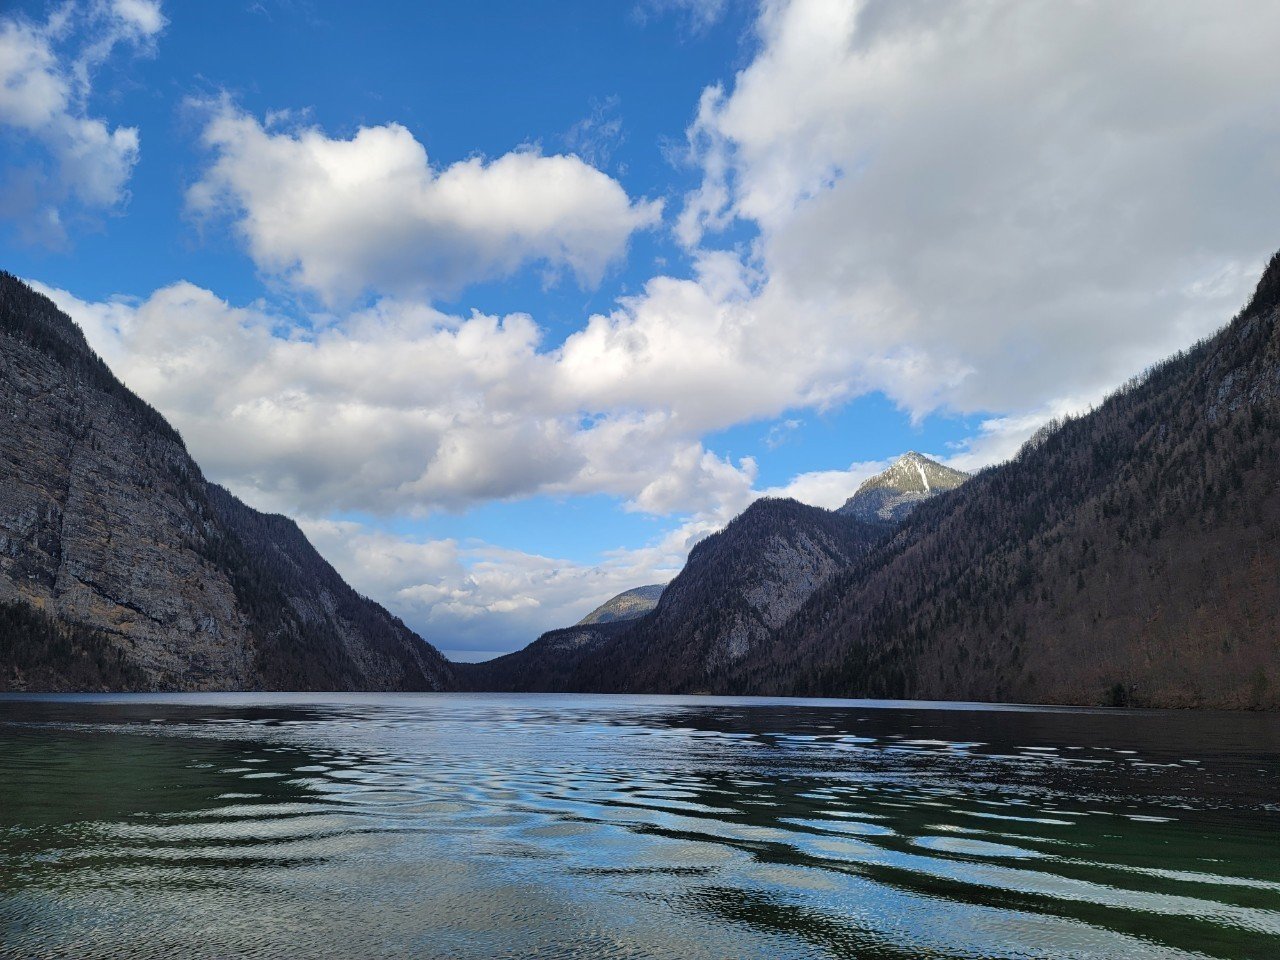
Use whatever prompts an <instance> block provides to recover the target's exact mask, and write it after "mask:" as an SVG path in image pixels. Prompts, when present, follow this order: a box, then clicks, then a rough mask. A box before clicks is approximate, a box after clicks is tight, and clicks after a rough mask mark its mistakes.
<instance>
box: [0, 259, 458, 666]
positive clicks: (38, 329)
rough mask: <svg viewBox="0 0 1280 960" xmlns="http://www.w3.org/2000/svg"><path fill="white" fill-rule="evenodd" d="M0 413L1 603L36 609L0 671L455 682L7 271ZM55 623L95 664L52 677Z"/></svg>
mask: <svg viewBox="0 0 1280 960" xmlns="http://www.w3.org/2000/svg"><path fill="white" fill-rule="evenodd" d="M0 422H3V424H4V430H3V432H0V604H5V605H6V608H7V609H10V610H11V611H13V617H14V618H15V620H14V622H15V623H17V622H21V623H28V624H36V625H37V626H28V627H25V628H19V627H16V626H15V627H12V628H11V629H10V630H9V631H8V633H7V634H6V635H5V636H4V637H0V688H10V689H13V688H17V689H23V688H33V687H46V688H62V687H66V686H75V687H90V688H92V687H95V686H97V687H106V686H116V685H119V684H122V683H123V684H126V685H128V686H130V687H132V688H142V689H165V690H229V689H255V688H274V689H307V688H310V689H316V688H328V689H353V688H355V689H365V688H368V689H436V688H440V687H442V686H447V685H449V683H450V682H451V677H450V672H449V668H448V665H447V664H446V663H445V661H444V660H443V659H442V658H440V656H439V654H438V653H437V652H436V651H435V650H434V649H433V648H431V647H430V646H429V645H427V644H426V643H425V642H423V641H422V640H421V639H419V638H418V637H416V636H415V635H414V634H412V633H411V632H410V631H409V630H408V629H407V628H405V627H404V626H403V624H400V623H399V622H398V621H395V620H394V619H393V618H391V617H390V616H389V615H388V614H386V612H385V611H383V610H382V609H381V608H380V607H377V605H376V604H373V603H372V602H370V601H367V600H363V599H361V598H358V597H355V595H354V594H353V593H351V591H350V588H346V585H345V584H341V581H340V579H338V578H337V575H336V574H335V573H333V571H332V569H331V568H329V567H328V565H327V564H324V561H323V560H321V559H320V558H319V557H318V556H317V555H316V554H315V552H314V550H312V549H311V547H310V545H309V544H307V543H306V540H305V538H303V537H302V535H301V533H300V532H298V531H297V529H296V527H293V526H292V525H291V524H288V529H284V528H282V527H281V526H280V524H281V523H284V524H287V521H283V518H269V517H263V516H262V515H261V514H257V513H256V512H255V511H252V510H250V509H249V508H248V507H245V506H244V505H243V504H241V503H239V502H238V501H236V500H235V499H234V498H233V497H231V496H230V495H229V494H227V493H226V492H225V491H222V490H220V489H219V488H216V487H214V486H212V485H210V484H208V483H207V482H206V481H205V479H204V477H203V476H202V475H201V473H200V469H199V468H198V467H197V466H196V464H195V463H194V462H193V461H192V460H191V458H190V456H189V455H188V454H187V451H186V449H185V447H184V446H183V443H182V440H181V438H180V437H179V436H178V434H177V433H176V432H175V431H174V430H173V429H172V428H171V427H170V426H169V425H168V424H167V423H166V422H165V421H164V419H163V418H162V417H161V416H160V415H159V414H158V413H156V411H155V410H153V409H152V408H150V407H149V406H147V405H146V404H145V403H144V402H143V401H141V400H139V399H138V398H137V397H136V396H134V395H133V394H132V393H130V392H129V391H128V390H127V389H126V388H125V387H124V386H123V385H122V384H120V382H119V381H118V380H116V379H115V377H114V376H112V374H111V372H110V371H109V370H108V369H107V368H106V366H105V364H103V363H102V361H101V360H100V359H99V358H98V357H97V356H95V355H94V354H93V352H92V351H91V350H90V349H89V347H88V344H87V343H86V342H85V340H84V337H83V335H82V334H81V332H80V331H79V329H78V328H77V327H76V326H75V325H74V324H73V323H72V322H71V320H70V319H69V318H67V317H66V316H65V315H63V314H61V313H60V312H58V310H57V309H56V308H55V307H54V305H53V304H52V303H51V302H50V301H49V300H47V299H46V298H44V297H42V296H40V295H38V294H36V293H34V292H33V291H31V290H30V289H29V288H28V287H26V286H25V285H24V284H22V283H21V282H20V281H18V280H17V279H16V278H14V277H12V276H10V275H8V274H0ZM286 535H287V536H286ZM286 559H288V560H291V561H292V563H293V566H292V567H289V564H288V563H287V562H285V561H286ZM286 568H288V570H289V575H287V576H286V575H284V574H285V569H286ZM321 568H323V571H327V573H326V574H325V575H324V576H322V577H319V578H317V577H316V576H315V575H314V574H315V573H316V571H317V570H321ZM323 571H322V572H323ZM343 588H345V592H344V589H343ZM24 611H26V612H24ZM40 625H42V626H40ZM51 631H52V632H51ZM53 635H57V636H62V637H63V638H64V639H65V640H66V643H69V644H72V645H73V646H74V645H77V644H78V645H79V646H78V649H81V650H82V652H84V657H83V658H82V659H84V660H85V661H86V663H87V661H89V660H93V661H94V662H97V661H98V660H101V661H102V664H103V665H102V667H101V669H97V668H95V669H90V668H89V667H88V666H86V665H85V664H81V668H80V669H78V671H77V672H76V673H75V677H76V679H75V680H71V679H68V678H64V679H65V682H63V680H60V679H59V674H58V672H57V671H50V670H49V669H47V664H45V663H44V661H42V660H41V656H40V655H39V651H40V650H41V649H45V648H46V647H48V643H46V640H47V638H48V637H49V636H53ZM41 637H45V638H46V640H41V639H40V638H41ZM76 638H80V639H76ZM42 644H43V646H42ZM64 646H65V644H64ZM90 648H92V650H90ZM95 670H96V672H95ZM68 677H69V675H68Z"/></svg>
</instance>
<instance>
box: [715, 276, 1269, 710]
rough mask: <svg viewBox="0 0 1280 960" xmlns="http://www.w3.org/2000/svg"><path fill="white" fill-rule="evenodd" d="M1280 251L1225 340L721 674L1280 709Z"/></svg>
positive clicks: (1048, 698)
mask: <svg viewBox="0 0 1280 960" xmlns="http://www.w3.org/2000/svg"><path fill="white" fill-rule="evenodd" d="M1277 624H1280V255H1277V257H1276V258H1273V259H1272V261H1271V263H1270V265H1269V266H1268V268H1267V271H1266V273H1265V274H1264V275H1263V277H1262V279H1261V281H1260V283H1259V284H1258V288H1257V292H1256V294H1255V295H1254V297H1253V299H1252V301H1251V302H1250V304H1249V305H1248V307H1246V309H1245V310H1244V311H1243V312H1242V313H1241V314H1240V315H1239V316H1237V317H1236V319H1235V320H1234V321H1232V322H1231V323H1230V324H1229V325H1228V326H1227V327H1226V328H1224V329H1223V330H1222V331H1221V332H1219V333H1218V334H1217V335H1215V336H1213V337H1211V338H1209V339H1207V340H1205V341H1202V342H1201V343H1199V344H1197V345H1196V346H1195V347H1193V348H1192V349H1190V350H1189V351H1187V352H1184V353H1179V354H1178V355H1176V356H1175V357H1173V358H1171V359H1170V360H1168V361H1166V362H1164V363H1162V364H1160V365H1159V366H1157V367H1155V368H1154V369H1152V370H1151V371H1150V372H1149V373H1148V374H1147V375H1145V376H1143V377H1139V378H1135V379H1134V380H1133V381H1131V382H1130V383H1128V384H1126V385H1125V386H1124V387H1123V388H1121V389H1120V390H1119V391H1118V392H1117V393H1115V394H1114V395H1113V396H1112V397H1111V398H1109V399H1108V400H1107V401H1106V402H1105V403H1103V404H1102V406H1100V407H1099V408H1098V409H1097V410H1095V411H1093V412H1091V413H1089V414H1088V415H1086V416H1083V417H1079V418H1076V419H1069V420H1067V421H1066V422H1064V423H1060V424H1053V425H1051V427H1050V428H1048V429H1046V430H1044V431H1042V432H1041V433H1040V434H1039V435H1037V437H1035V438H1034V439H1033V440H1032V441H1031V442H1029V443H1028V444H1027V445H1026V447H1025V448H1024V449H1023V450H1022V452H1021V453H1020V454H1019V455H1018V456H1017V457H1016V458H1015V459H1014V460H1012V461H1011V462H1009V463H1006V464H1003V465H1001V466H999V467H995V468H992V469H989V470H985V471H983V472H981V473H979V474H978V475H977V476H975V477H974V478H973V479H971V480H969V481H968V482H967V483H966V484H965V485H964V486H963V487H961V488H960V489H958V490H956V491H954V492H953V493H951V494H948V495H946V496H941V497H937V498H935V499H933V500H930V501H927V502H925V503H923V504H921V505H920V506H919V507H918V508H917V509H916V511H915V512H914V513H912V514H911V516H909V517H908V518H907V519H906V520H905V521H904V522H903V524H902V526H901V527H899V529H898V530H897V531H896V532H895V533H894V535H893V536H892V537H891V538H890V539H888V540H886V541H885V542H884V543H883V544H882V545H880V546H879V547H878V548H877V549H876V550H875V551H873V552H872V553H871V554H869V555H868V556H867V557H866V558H865V559H864V560H862V561H861V562H860V563H858V564H856V565H855V566H853V567H852V568H850V569H849V570H847V571H844V572H843V573H841V575H840V576H838V577H836V578H833V579H832V580H831V581H830V582H829V583H827V584H826V585H825V586H824V587H823V588H822V589H820V590H818V591H816V592H815V594H814V595H813V596H812V597H811V598H810V599H809V600H808V602H807V603H806V604H805V605H804V606H803V607H802V608H801V609H800V610H799V611H797V613H796V614H795V615H794V616H793V617H792V618H791V619H790V620H789V621H788V622H787V623H786V624H785V625H783V627H782V628H781V629H779V630H778V631H776V633H775V634H774V635H773V638H772V641H771V643H770V644H769V646H768V649H767V650H762V651H760V655H759V656H757V657H754V658H752V660H751V661H750V662H743V663H742V664H740V665H739V668H738V669H737V670H736V671H734V672H733V673H732V674H730V675H728V676H726V677H724V678H723V680H722V681H721V682H720V683H719V684H717V687H716V689H718V690H723V691H730V690H731V691H733V692H735V693H798V694H819V695H839V696H884V697H912V698H915V697H919V698H928V699H966V700H1004V701H1028V702H1039V703H1045V702H1048V703H1111V704H1116V705H1120V704H1140V705H1150V706H1166V707H1168V706H1196V707H1206V706H1210V707H1224V708H1265V709H1276V708H1278V707H1280V629H1278V628H1277Z"/></svg>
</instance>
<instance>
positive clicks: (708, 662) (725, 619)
mask: <svg viewBox="0 0 1280 960" xmlns="http://www.w3.org/2000/svg"><path fill="white" fill-rule="evenodd" d="M887 529H888V528H887V526H886V525H885V524H881V523H866V522H864V521H861V520H857V519H854V518H851V517H844V516H840V515H839V514H836V513H833V512H831V511H829V510H822V509H819V508H817V507H810V506H806V505H805V504H802V503H797V502H796V501H794V500H777V499H763V500H757V501H756V502H755V503H753V504H752V505H751V506H750V507H748V508H747V509H746V510H745V511H744V512H743V513H742V514H741V515H740V516H738V517H737V518H736V519H734V520H733V522H731V523H730V524H729V525H728V526H727V527H725V529H724V530H722V531H720V532H719V533H716V534H713V535H712V536H710V537H708V538H707V539H706V540H704V541H702V542H701V543H699V544H698V545H697V546H696V547H694V548H693V550H692V552H691V553H690V554H689V560H688V562H687V563H686V565H685V568H684V570H682V571H681V572H680V575H679V576H678V577H676V578H675V579H674V580H672V581H671V583H670V584H668V586H667V588H666V590H665V591H663V594H662V599H661V600H660V601H659V602H658V606H657V608H656V609H655V610H654V611H653V612H652V613H650V614H648V615H647V616H645V617H643V618H642V619H640V620H637V621H635V623H634V624H633V625H632V626H631V628H630V629H628V630H626V631H624V632H622V633H620V634H619V635H618V636H617V638H616V639H613V640H612V642H609V643H600V644H596V645H594V646H592V647H591V648H590V649H588V650H587V651H586V653H585V655H584V656H583V657H582V662H581V664H580V665H579V666H578V668H577V670H576V671H575V673H574V675H573V676H572V678H570V680H569V682H568V684H567V686H568V688H570V689H580V690H602V691H607V690H629V691H661V692H673V693H674V692H694V691H699V690H705V689H708V687H709V686H712V685H714V683H715V678H717V677H719V676H722V675H723V674H724V673H725V672H726V671H728V670H730V669H731V668H732V667H733V666H734V665H735V664H737V663H739V662H742V661H744V660H749V659H751V658H753V656H754V654H755V652H756V650H757V649H758V648H759V647H760V646H761V645H763V644H765V643H766V642H767V641H768V640H769V638H770V637H771V636H772V633H773V631H774V630H776V629H777V628H778V627H779V626H781V625H782V624H783V623H784V622H786V620H787V619H788V618H789V617H790V616H791V615H792V614H793V613H794V612H795V611H796V610H797V609H798V608H799V607H800V606H801V605H802V604H803V603H804V602H805V600H806V599H808V597H809V596H810V594H812V593H813V591H814V590H815V589H817V588H818V587H820V586H821V585H823V584H824V583H826V582H827V581H828V580H829V579H830V578H831V577H833V576H834V575H835V574H837V573H838V572H840V571H841V570H844V569H845V568H847V567H848V566H850V565H851V564H852V563H853V562H854V561H855V560H857V559H859V558H860V557H862V556H863V555H864V554H865V553H866V552H867V551H868V550H869V549H870V548H871V546H872V545H873V544H874V543H875V542H876V541H877V540H879V539H881V538H882V537H883V536H884V534H885V531H886V530H887Z"/></svg>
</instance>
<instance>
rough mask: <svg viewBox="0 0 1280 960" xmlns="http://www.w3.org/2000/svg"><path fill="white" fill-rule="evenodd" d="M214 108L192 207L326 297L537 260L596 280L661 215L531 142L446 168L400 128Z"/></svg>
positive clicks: (475, 275)
mask: <svg viewBox="0 0 1280 960" xmlns="http://www.w3.org/2000/svg"><path fill="white" fill-rule="evenodd" d="M212 111H213V112H212V116H211V118H210V119H209V121H208V123H207V125H206V127H205V130H204V134H203V140H204V143H205V145H206V146H207V147H208V148H209V149H210V151H212V153H213V161H212V163H211V165H210V166H209V168H208V170H207V171H206V172H205V174H204V176H203V177H202V178H201V179H200V180H199V181H198V182H196V183H195V184H194V185H193V186H192V187H191V188H190V189H189V191H188V195H187V199H188V205H189V207H190V209H191V210H193V211H194V212H196V213H197V214H201V215H209V214H213V213H218V212H225V213H229V214H230V216H232V217H233V218H235V222H236V226H237V229H238V230H239V231H240V233H241V234H242V235H243V237H244V239H245V240H246V242H247V244H248V247H249V252H250V254H251V256H252V257H253V259H254V262H255V263H256V264H257V265H258V267H259V268H260V269H262V270H264V271H266V272H268V273H272V274H276V275H280V276H284V277H286V278H287V279H288V280H289V281H290V282H291V283H294V284H296V285H297V286H299V287H302V288H306V289H308V290H311V291H314V292H315V293H317V294H319V295H320V296H321V297H322V298H323V299H325V300H326V301H329V302H340V301H345V300H349V299H350V298H353V297H355V296H356V295H358V294H360V293H362V292H364V291H366V290H373V291H376V292H379V293H383V294H386V293H391V294H398V295H408V294H414V295H418V294H427V295H430V296H436V295H444V294H451V293H456V292H457V291H458V290H460V289H462V288H463V287H465V286H466V285H467V284H469V283H472V282H475V281H478V280H484V279H489V278H494V277H501V276H505V275H507V274H510V273H511V272H512V271H514V270H515V269H517V268H518V267H520V266H522V265H524V264H527V263H534V262H538V263H543V264H545V265H547V267H548V268H549V269H551V270H554V271H561V270H563V271H569V272H571V273H573V274H574V275H575V276H576V278H577V279H578V281H579V282H580V283H582V284H584V285H590V284H594V283H596V282H598V281H599V279H600V277H601V275H602V274H603V272H604V270H605V269H606V267H608V265H609V264H610V263H611V262H613V261H614V260H615V259H616V258H617V257H618V256H619V255H621V253H622V252H623V251H624V250H625V248H626V243H627V239H628V238H629V237H630V236H631V234H632V233H633V232H635V231H636V230H640V229H644V228H647V227H650V226H652V225H654V224H655V223H657V222H658V221H659V220H660V218H661V212H662V204H661V201H636V202H632V200H631V199H630V198H629V197H628V196H627V193H626V191H625V190H624V189H623V187H622V186H621V184H619V183H618V182H617V181H616V180H614V179H612V178H611V177H609V176H607V175H606V174H604V173H601V172H600V171H599V170H597V169H595V168H594V167H591V166H589V165H588V164H586V163H584V162H583V161H582V160H580V159H579V158H578V157H575V156H544V155H542V154H541V153H540V152H538V151H537V150H535V149H532V148H530V149H521V150H516V151H514V152H512V153H508V154H505V155H503V156H501V157H498V158H497V159H494V160H485V159H483V158H480V157H472V158H471V159H468V160H461V161H458V162H457V163H454V164H452V165H450V166H448V167H445V168H443V169H438V168H435V167H433V166H432V165H431V164H430V162H429V161H428V157H427V152H426V149H425V148H424V147H423V146H422V144H421V143H419V142H418V141H417V140H416V139H415V138H414V136H413V134H412V133H410V132H409V131H408V130H407V129H406V128H405V127H403V126H401V125H400V124H396V123H392V124H388V125H385V126H376V127H362V128H360V130H359V131H358V132H357V133H356V134H355V135H354V136H353V137H351V138H350V139H348V140H343V139H334V138H330V137H328V136H327V135H325V133H323V132H322V131H320V130H318V129H316V128H304V129H297V130H273V129H269V128H268V127H264V126H263V125H262V124H261V123H259V122H258V120H257V119H255V118H254V117H251V116H249V115H247V114H245V113H242V112H240V111H238V110H237V109H235V108H234V107H232V106H231V105H230V104H229V103H227V102H225V101H224V102H221V103H218V104H215V105H213V107H212Z"/></svg>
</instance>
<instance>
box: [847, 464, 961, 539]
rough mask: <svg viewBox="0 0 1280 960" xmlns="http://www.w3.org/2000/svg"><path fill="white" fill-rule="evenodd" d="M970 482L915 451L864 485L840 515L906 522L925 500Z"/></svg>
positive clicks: (959, 473) (956, 472) (959, 474)
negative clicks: (908, 515) (909, 515)
mask: <svg viewBox="0 0 1280 960" xmlns="http://www.w3.org/2000/svg"><path fill="white" fill-rule="evenodd" d="M968 479H969V474H967V473H963V472H962V471H960V470H952V469H951V468H950V467H944V466H943V465H942V464H940V463H938V462H937V461H936V460H930V459H929V458H928V457H926V456H923V455H921V454H919V453H916V452H915V451H914V450H912V451H910V452H909V453H904V454H903V455H902V456H900V457H899V458H898V459H897V460H895V461H894V462H893V464H892V465H891V466H890V467H889V469H887V470H885V471H884V472H883V473H878V474H876V475H875V476H874V477H872V478H871V479H870V480H867V481H866V482H865V483H863V484H862V486H860V487H859V488H858V490H857V492H856V493H854V495H853V496H852V497H850V498H849V499H848V500H846V501H845V503H844V506H842V507H840V508H839V510H838V511H837V512H838V513H843V514H845V515H846V516H849V517H857V518H858V519H859V520H867V521H875V520H888V521H894V522H896V521H898V520H903V519H905V518H906V516H907V514H909V513H910V512H911V511H912V510H914V509H915V508H916V506H917V505H918V504H920V503H921V502H922V501H924V500H927V499H929V498H930V497H932V496H934V495H936V494H939V493H942V492H944V491H946V490H954V489H955V488H956V487H958V486H960V484H962V483H964V482H965V481H966V480H968Z"/></svg>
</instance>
